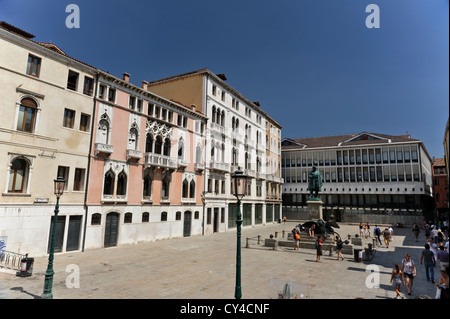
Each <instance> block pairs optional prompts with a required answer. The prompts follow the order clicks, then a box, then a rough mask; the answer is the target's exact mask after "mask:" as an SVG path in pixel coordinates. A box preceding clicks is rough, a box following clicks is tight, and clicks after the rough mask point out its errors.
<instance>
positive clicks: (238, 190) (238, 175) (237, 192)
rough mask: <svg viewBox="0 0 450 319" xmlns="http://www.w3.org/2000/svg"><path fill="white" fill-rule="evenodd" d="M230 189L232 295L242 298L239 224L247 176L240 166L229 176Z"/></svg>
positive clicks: (240, 222)
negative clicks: (233, 225)
mask: <svg viewBox="0 0 450 319" xmlns="http://www.w3.org/2000/svg"><path fill="white" fill-rule="evenodd" d="M231 178H232V179H231V191H232V193H233V195H234V196H236V198H237V206H238V210H237V216H236V225H237V249H236V287H235V291H234V297H235V298H236V299H241V298H242V290H241V225H242V214H241V199H242V198H243V197H244V195H245V188H246V185H247V176H246V175H244V173H243V172H242V171H241V170H240V167H238V169H237V170H236V171H235V172H234V173H233V175H232V176H231Z"/></svg>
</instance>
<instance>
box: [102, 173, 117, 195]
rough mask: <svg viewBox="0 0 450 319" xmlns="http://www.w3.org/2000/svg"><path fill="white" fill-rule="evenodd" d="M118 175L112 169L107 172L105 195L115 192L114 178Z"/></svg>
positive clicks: (104, 186)
mask: <svg viewBox="0 0 450 319" xmlns="http://www.w3.org/2000/svg"><path fill="white" fill-rule="evenodd" d="M115 178H116V175H115V174H114V172H113V171H112V170H109V171H107V172H106V174H105V180H104V183H103V195H113V194H114V180H115Z"/></svg>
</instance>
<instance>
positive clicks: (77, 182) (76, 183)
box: [66, 168, 85, 191]
mask: <svg viewBox="0 0 450 319" xmlns="http://www.w3.org/2000/svg"><path fill="white" fill-rule="evenodd" d="M84 172H85V169H83V168H75V177H74V179H73V190H74V191H83V190H84ZM66 184H67V183H66Z"/></svg>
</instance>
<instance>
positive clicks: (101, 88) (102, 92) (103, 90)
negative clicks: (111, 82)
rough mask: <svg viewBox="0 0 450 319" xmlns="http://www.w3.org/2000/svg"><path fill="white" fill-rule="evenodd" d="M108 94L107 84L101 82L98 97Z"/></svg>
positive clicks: (102, 97)
mask: <svg viewBox="0 0 450 319" xmlns="http://www.w3.org/2000/svg"><path fill="white" fill-rule="evenodd" d="M105 96H106V86H104V85H102V84H100V85H99V86H98V98H99V99H104V98H105Z"/></svg>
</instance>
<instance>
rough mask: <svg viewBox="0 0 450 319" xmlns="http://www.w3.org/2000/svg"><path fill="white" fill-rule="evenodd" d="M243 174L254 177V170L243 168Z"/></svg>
mask: <svg viewBox="0 0 450 319" xmlns="http://www.w3.org/2000/svg"><path fill="white" fill-rule="evenodd" d="M244 174H245V175H247V176H249V177H256V171H255V170H253V169H244Z"/></svg>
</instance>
